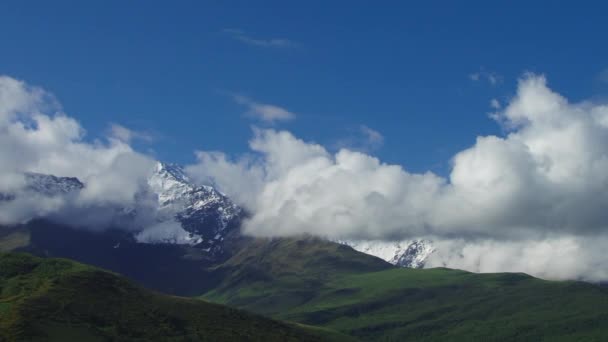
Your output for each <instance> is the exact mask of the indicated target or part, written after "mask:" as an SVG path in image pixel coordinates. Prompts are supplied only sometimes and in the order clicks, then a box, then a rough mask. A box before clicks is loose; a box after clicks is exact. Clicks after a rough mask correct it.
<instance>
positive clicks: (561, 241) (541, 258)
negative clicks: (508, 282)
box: [425, 235, 608, 281]
mask: <svg viewBox="0 0 608 342" xmlns="http://www.w3.org/2000/svg"><path fill="white" fill-rule="evenodd" d="M606 243H608V239H607V237H606V235H600V236H594V237H580V236H571V235H564V236H557V237H550V238H544V239H538V240H519V241H497V240H480V241H466V240H462V239H452V240H438V241H434V247H435V252H434V253H433V254H431V255H430V256H429V258H428V259H427V261H426V265H425V267H450V268H458V269H463V270H467V271H471V272H481V273H494V272H523V273H528V274H532V275H534V276H537V277H541V278H545V279H554V280H564V279H581V280H587V281H605V280H606V279H608V268H607V267H606V265H607V263H608V255H606V253H603V250H604V248H605V246H606Z"/></svg>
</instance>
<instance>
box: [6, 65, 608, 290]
mask: <svg viewBox="0 0 608 342" xmlns="http://www.w3.org/2000/svg"><path fill="white" fill-rule="evenodd" d="M493 108H494V109H495V110H496V112H495V113H493V114H492V115H491V117H492V118H493V119H495V120H496V121H497V122H498V124H500V125H502V126H503V127H504V128H505V130H506V131H507V133H506V134H505V135H504V136H480V137H477V139H476V140H475V143H474V144H473V145H472V146H471V147H469V148H468V149H465V150H463V151H461V152H459V153H457V154H456V155H455V156H454V157H453V158H452V168H451V172H450V173H449V175H448V176H447V177H442V176H440V175H436V174H434V173H431V172H427V173H413V172H409V171H408V170H407V169H406V168H404V167H402V166H400V165H390V164H386V163H382V162H381V161H380V160H379V159H378V158H375V157H373V156H371V155H369V154H368V153H363V152H361V151H354V150H352V149H349V148H342V149H340V150H339V151H337V152H335V153H334V152H331V151H329V150H328V149H326V148H325V147H323V146H321V145H319V144H315V143H313V142H307V141H304V140H302V139H299V138H297V137H295V136H294V135H293V134H291V133H290V132H287V131H280V130H272V129H254V135H253V138H252V139H251V140H250V142H249V146H250V148H251V153H249V154H247V155H245V156H241V157H238V158H233V157H231V156H228V155H226V154H224V153H222V152H209V151H199V152H197V154H196V156H197V160H198V162H197V163H195V164H193V165H190V166H188V167H187V171H188V173H189V174H190V176H191V177H192V178H193V179H195V180H197V181H198V182H200V183H204V184H211V185H214V186H216V187H218V188H219V190H221V191H223V192H225V193H226V194H227V195H229V196H230V197H232V198H233V199H234V200H235V201H237V202H238V203H239V204H241V205H243V206H244V207H245V208H247V209H248V210H249V212H250V213H251V217H250V218H249V219H248V220H247V221H246V222H245V223H244V226H243V230H244V231H245V232H246V233H248V234H251V235H255V236H291V235H299V234H303V233H308V234H314V235H319V236H325V237H329V238H334V239H378V240H403V239H408V238H430V239H432V240H433V241H434V243H435V249H436V252H435V253H434V254H432V255H431V257H430V259H429V260H428V262H427V266H431V267H432V266H447V267H454V268H462V269H466V270H471V271H477V272H499V271H518V272H527V273H531V274H534V275H537V276H541V277H545V278H551V279H569V278H580V279H587V280H600V279H601V280H605V279H606V278H608V266H606V265H608V256H605V255H606V254H605V253H604V251H603V250H604V246H606V243H608V234H607V233H608V231H607V227H608V212H607V211H606V210H605V208H606V207H607V206H608V106H606V105H603V104H599V103H593V102H588V101H586V102H581V103H570V102H568V100H567V99H566V98H564V97H563V96H561V95H559V94H557V93H555V92H554V91H552V90H551V89H549V88H548V86H547V82H546V80H545V78H544V77H543V76H537V75H526V76H524V77H523V78H522V79H521V80H520V81H519V84H518V88H517V93H516V95H515V96H514V97H513V98H512V99H510V100H509V101H505V102H504V103H501V105H500V106H493ZM362 127H363V126H362ZM362 129H363V128H362ZM364 131H365V132H367V137H368V138H369V139H370V142H376V143H378V144H380V143H382V139H381V137H382V136H381V135H380V133H378V132H375V131H371V130H364ZM376 133H377V134H376ZM134 138H135V139H137V138H140V137H138V136H137V134H136V133H133V132H132V131H130V130H128V129H127V128H124V127H122V126H118V125H115V126H113V127H112V128H111V130H110V134H109V135H108V136H106V137H103V138H101V139H92V140H91V139H87V137H86V134H85V131H84V129H83V128H82V127H81V126H80V124H79V123H78V122H77V121H76V120H75V119H74V118H72V117H69V116H68V115H67V114H65V113H63V112H62V110H61V108H60V106H59V105H58V103H57V101H56V100H55V99H54V98H53V97H52V96H51V95H50V94H49V93H47V92H45V91H44V90H42V89H40V88H36V87H31V86H29V85H27V84H26V83H24V82H22V81H19V80H15V79H13V78H10V77H6V76H2V77H0V193H1V194H15V193H16V194H26V195H27V196H17V197H16V200H14V201H4V202H2V203H0V224H12V223H19V222H25V221H27V220H29V219H31V218H33V217H41V216H52V217H57V218H59V219H62V220H65V221H71V222H72V223H73V224H78V225H89V226H95V227H107V226H109V225H111V224H117V222H116V221H115V220H116V219H117V218H120V217H124V215H121V214H124V213H116V211H115V208H116V207H117V206H119V207H121V208H124V209H125V210H127V211H129V210H135V211H137V210H139V209H141V208H138V206H144V207H145V208H147V209H150V210H140V212H148V211H149V212H154V210H153V209H154V205H156V203H157V202H156V201H155V199H154V198H148V197H147V195H146V193H145V192H142V191H141V189H142V186H143V184H144V183H145V182H146V180H147V179H148V177H149V174H150V172H152V170H153V168H154V164H155V161H154V160H153V159H151V158H150V157H148V156H146V155H144V154H141V153H139V152H137V151H135V150H134V149H133V148H132V147H131V146H130V145H129V141H130V140H132V139H134ZM24 172H37V173H43V174H53V175H56V176H69V177H78V178H79V179H80V180H81V181H82V182H83V183H85V184H86V186H85V188H84V189H83V190H82V191H78V192H74V193H68V194H67V195H65V196H61V197H48V196H41V195H36V194H33V193H28V185H27V180H26V177H25V176H24ZM143 187H144V188H145V186H143ZM0 200H2V199H1V198H0ZM75 212H76V213H77V215H74V213H75ZM142 220H144V221H145V220H147V221H145V222H139V226H148V227H150V229H149V230H147V231H139V232H138V234H137V236H136V237H137V238H138V240H140V241H143V242H145V241H150V240H154V239H157V238H158V237H160V238H162V239H164V240H167V241H182V240H184V239H188V236H186V235H184V232H183V230H182V229H180V227H178V225H176V224H175V222H164V223H163V222H161V223H158V222H157V221H154V217H148V218H146V217H144V218H142ZM118 224H121V223H120V222H118Z"/></svg>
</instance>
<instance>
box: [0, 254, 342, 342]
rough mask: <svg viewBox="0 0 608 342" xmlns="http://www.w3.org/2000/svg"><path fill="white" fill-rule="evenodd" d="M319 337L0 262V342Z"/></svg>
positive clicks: (97, 277)
mask: <svg viewBox="0 0 608 342" xmlns="http://www.w3.org/2000/svg"><path fill="white" fill-rule="evenodd" d="M336 338H337V339H340V336H339V335H337V334H333V333H331V332H329V331H325V330H322V329H316V328H310V327H305V326H298V325H294V324H288V323H281V322H277V321H274V320H270V319H267V318H263V317H260V316H256V315H253V314H248V313H245V312H243V311H240V310H236V309H231V308H227V307H225V306H222V305H218V304H212V303H207V302H204V301H200V300H194V299H187V298H180V297H173V296H167V295H161V294H158V293H154V292H151V291H148V290H145V289H142V288H140V287H138V286H136V285H134V284H132V283H131V282H129V281H128V280H126V279H124V278H122V277H120V276H117V275H115V274H113V273H109V272H106V271H102V270H99V269H96V268H93V267H90V266H86V265H83V264H79V263H75V262H72V261H69V260H65V259H40V258H37V257H33V256H30V255H27V254H15V253H9V254H0V341H36V340H40V341H155V340H163V341H231V340H237V341H240V340H247V341H318V340H331V339H336Z"/></svg>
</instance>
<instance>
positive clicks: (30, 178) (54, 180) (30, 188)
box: [0, 172, 84, 201]
mask: <svg viewBox="0 0 608 342" xmlns="http://www.w3.org/2000/svg"><path fill="white" fill-rule="evenodd" d="M23 178H24V182H25V186H24V187H23V191H25V192H26V193H34V194H38V195H42V196H47V197H53V196H62V195H67V194H70V193H74V192H77V191H79V190H81V189H82V188H84V184H82V182H80V181H79V180H78V178H75V177H56V176H53V175H45V174H41V173H35V172H26V173H24V174H23ZM16 196H17V194H15V193H13V192H9V193H0V201H11V200H14V199H15V197H16Z"/></svg>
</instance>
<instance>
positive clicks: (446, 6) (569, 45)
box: [0, 1, 608, 174]
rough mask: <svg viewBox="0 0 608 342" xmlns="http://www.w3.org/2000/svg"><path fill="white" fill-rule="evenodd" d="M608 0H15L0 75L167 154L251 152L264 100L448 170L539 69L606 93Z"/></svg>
mask: <svg viewBox="0 0 608 342" xmlns="http://www.w3.org/2000/svg"><path fill="white" fill-rule="evenodd" d="M599 3H600V2H597V4H594V5H593V6H591V5H589V4H591V3H588V4H582V3H581V2H578V3H576V4H575V3H574V2H570V3H569V4H565V3H562V4H557V3H555V2H545V3H542V2H537V3H536V4H535V5H530V4H527V3H526V2H515V1H510V2H501V3H500V4H499V3H498V2H492V3H491V4H490V3H488V2H468V5H467V6H463V5H458V4H456V3H455V2H447V1H445V2H435V1H428V2H424V3H423V2H416V3H415V4H413V2H397V1H392V2H391V1H387V2H383V4H382V5H381V6H379V5H378V3H377V2H371V1H367V2H362V1H349V2H345V1H335V2H327V1H309V2H299V3H297V4H296V2H285V1H276V2H273V1H264V2H263V3H262V2H259V3H257V4H253V2H249V1H242V2H234V1H207V2H202V1H198V2H194V1H192V2H187V1H180V2H171V3H169V2H150V1H146V2H135V1H133V2H129V3H127V2H125V1H115V2H112V1H89V2H80V3H78V2H75V1H63V2H62V1H54V2H50V1H36V2H35V1H7V2H3V3H2V4H0V41H2V47H1V50H0V51H1V53H0V73H1V74H6V75H9V76H12V77H16V78H19V79H23V80H25V81H27V82H28V83H30V84H34V85H39V86H41V87H43V88H45V89H47V90H48V91H50V92H52V93H53V94H55V96H56V97H57V98H58V100H59V101H60V102H61V103H62V105H63V107H64V110H65V111H66V112H67V113H68V114H69V115H71V116H73V117H76V118H78V119H79V120H80V122H81V124H82V125H83V126H84V127H85V128H86V129H87V131H88V132H89V135H88V136H89V138H91V139H94V138H96V137H99V136H101V135H103V133H105V132H107V130H108V129H109V125H110V123H118V124H121V125H124V126H126V127H128V128H130V129H133V130H136V131H141V132H145V133H146V134H148V135H152V136H153V137H154V139H153V141H151V142H150V141H140V142H138V143H137V145H138V148H140V149H141V150H142V151H153V152H151V153H154V154H155V155H156V156H157V157H158V158H160V159H162V160H166V161H172V162H178V163H188V162H191V161H193V160H194V155H193V151H194V150H197V149H204V150H222V151H225V152H227V153H230V154H238V153H244V152H246V151H247V141H248V140H249V139H250V137H251V126H252V125H258V126H263V127H264V126H268V125H269V124H268V123H265V122H263V121H260V120H258V119H256V118H254V117H252V115H247V114H246V112H247V111H248V109H247V107H248V105H251V104H252V103H257V104H269V105H274V106H277V107H280V108H282V109H284V110H285V111H287V112H289V113H293V114H294V115H295V118H292V119H291V120H285V121H280V122H275V123H274V124H272V127H276V128H279V129H286V130H289V131H291V132H293V133H294V134H295V135H297V136H298V137H301V138H303V139H305V140H313V141H316V142H318V143H321V144H323V145H325V146H328V147H337V146H344V145H352V146H354V147H359V148H366V149H368V150H373V151H371V152H372V154H374V155H376V156H378V157H379V158H380V159H381V160H383V161H385V162H388V163H397V164H401V165H404V167H405V168H406V169H408V170H411V171H417V172H419V171H426V170H432V171H434V172H437V173H439V174H445V173H446V172H447V170H448V169H449V159H450V157H452V156H453V154H454V153H456V152H458V151H460V150H462V149H463V148H465V147H467V146H470V145H472V144H473V143H474V142H475V137H476V136H478V135H488V134H503V132H502V131H501V129H500V127H499V126H498V125H497V124H496V123H495V122H493V121H492V120H491V119H489V118H488V117H487V113H488V112H490V111H491V110H492V108H491V106H490V101H491V100H492V99H498V100H499V101H503V102H504V100H505V99H508V98H509V97H510V96H512V95H513V94H514V91H515V89H516V81H517V78H518V77H520V76H521V75H522V74H523V73H524V72H526V71H532V72H536V73H543V74H545V75H546V76H547V78H548V80H549V85H550V86H551V88H552V89H554V90H556V91H557V92H559V93H562V94H564V95H566V96H567V97H568V98H569V99H571V100H574V101H576V100H582V99H588V98H603V97H605V96H606V93H607V91H608V81H607V80H606V79H608V76H606V74H604V81H602V71H603V70H606V69H607V68H608V46H607V45H606V42H605V33H606V32H608V21H606V20H605V13H606V9H608V8H606V7H604V6H601V5H599ZM475 79H477V80H475ZM239 99H241V101H239ZM243 99H245V100H243ZM362 126H365V127H368V128H371V129H373V130H374V131H377V132H379V133H380V134H381V135H382V137H383V141H382V142H383V143H378V142H377V143H375V144H372V145H373V146H372V145H369V146H368V145H366V143H365V139H364V136H365V135H364V134H363V133H362V132H361V127H362Z"/></svg>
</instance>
